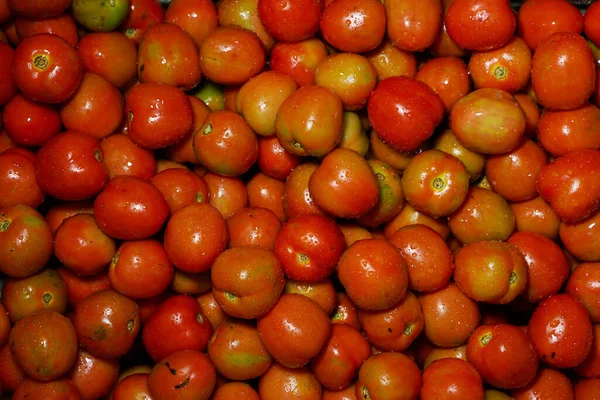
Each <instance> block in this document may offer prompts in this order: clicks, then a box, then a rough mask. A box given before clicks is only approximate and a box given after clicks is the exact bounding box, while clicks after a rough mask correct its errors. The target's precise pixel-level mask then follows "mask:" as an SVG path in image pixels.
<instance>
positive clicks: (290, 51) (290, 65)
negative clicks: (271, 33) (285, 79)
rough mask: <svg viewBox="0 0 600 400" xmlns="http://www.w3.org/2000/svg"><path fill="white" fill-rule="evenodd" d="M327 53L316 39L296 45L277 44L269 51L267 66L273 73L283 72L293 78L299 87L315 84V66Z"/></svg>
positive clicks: (322, 44) (323, 45)
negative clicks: (269, 56)
mask: <svg viewBox="0 0 600 400" xmlns="http://www.w3.org/2000/svg"><path fill="white" fill-rule="evenodd" d="M328 55H329V53H328V52H327V48H326V47H325V44H324V43H323V42H322V41H321V40H319V39H318V38H315V37H313V38H310V39H306V40H303V41H300V42H296V43H285V42H278V43H276V44H275V46H274V47H273V51H271V58H270V60H269V65H270V67H271V69H272V70H273V71H278V72H283V73H285V74H288V75H290V76H291V77H293V78H294V80H295V81H296V83H297V84H298V86H299V87H304V86H311V85H314V84H315V71H316V70H317V65H319V63H320V62H321V61H322V60H324V59H325V58H326V57H327V56H328Z"/></svg>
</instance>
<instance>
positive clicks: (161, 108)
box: [125, 82, 194, 149]
mask: <svg viewBox="0 0 600 400" xmlns="http://www.w3.org/2000/svg"><path fill="white" fill-rule="evenodd" d="M125 112H126V114H127V116H128V123H127V127H128V130H129V136H130V137H131V140H133V141H134V142H135V143H136V144H137V145H139V146H141V147H144V148H148V149H158V148H162V147H167V146H169V145H172V144H174V143H176V142H177V141H179V140H181V139H183V137H184V136H185V135H186V134H187V133H188V132H189V131H190V129H191V127H192V124H193V118H194V114H193V110H192V106H191V104H190V101H189V99H188V98H187V96H186V95H185V93H184V92H183V91H182V90H180V89H178V88H176V87H174V86H170V85H166V84H162V83H155V82H150V83H141V84H139V85H137V86H135V87H134V88H133V89H131V90H130V91H129V92H128V93H127V96H126V97H125Z"/></svg>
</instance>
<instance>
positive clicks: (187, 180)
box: [152, 168, 209, 213]
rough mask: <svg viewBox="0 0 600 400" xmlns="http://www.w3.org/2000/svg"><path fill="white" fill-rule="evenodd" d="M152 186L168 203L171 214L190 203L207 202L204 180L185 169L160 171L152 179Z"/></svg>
mask: <svg viewBox="0 0 600 400" xmlns="http://www.w3.org/2000/svg"><path fill="white" fill-rule="evenodd" d="M152 184H153V185H154V186H156V187H157V188H158V190H160V191H161V193H162V194H163V196H164V197H165V200H167V203H169V208H170V209H171V213H174V212H175V211H177V210H179V209H180V208H182V207H185V206H187V205H189V204H192V203H202V202H208V201H209V192H208V185H207V184H206V182H205V181H204V179H202V177H200V176H199V175H198V174H196V173H194V172H192V171H189V170H187V169H180V168H173V169H167V170H164V171H161V172H159V173H158V174H156V175H155V176H154V177H153V178H152Z"/></svg>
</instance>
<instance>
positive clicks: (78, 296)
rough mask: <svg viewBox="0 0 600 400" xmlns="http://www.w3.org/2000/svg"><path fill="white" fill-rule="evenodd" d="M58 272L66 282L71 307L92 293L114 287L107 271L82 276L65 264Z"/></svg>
mask: <svg viewBox="0 0 600 400" xmlns="http://www.w3.org/2000/svg"><path fill="white" fill-rule="evenodd" d="M56 272H58V273H59V274H60V276H61V277H62V278H63V280H64V282H65V285H66V287H67V296H68V297H69V306H70V307H71V308H75V306H76V305H77V303H79V302H80V301H81V300H83V299H84V298H86V297H87V296H89V295H90V294H92V293H95V292H100V291H102V290H108V289H111V288H112V286H111V284H110V279H109V278H108V273H107V272H101V273H99V274H96V275H93V276H80V275H77V274H76V273H75V272H73V271H71V270H70V269H68V268H65V267H63V266H61V267H58V268H57V270H56Z"/></svg>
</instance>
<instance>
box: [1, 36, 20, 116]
mask: <svg viewBox="0 0 600 400" xmlns="http://www.w3.org/2000/svg"><path fill="white" fill-rule="evenodd" d="M14 53H15V51H14V49H13V48H12V46H10V45H8V44H6V43H2V42H0V56H1V57H0V60H2V61H1V62H0V78H1V79H0V82H1V83H0V105H4V104H6V102H8V101H9V100H10V99H12V98H13V96H14V95H16V94H17V91H18V89H17V86H16V85H15V82H14V80H13V77H12V70H11V68H12V61H13V57H14Z"/></svg>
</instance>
